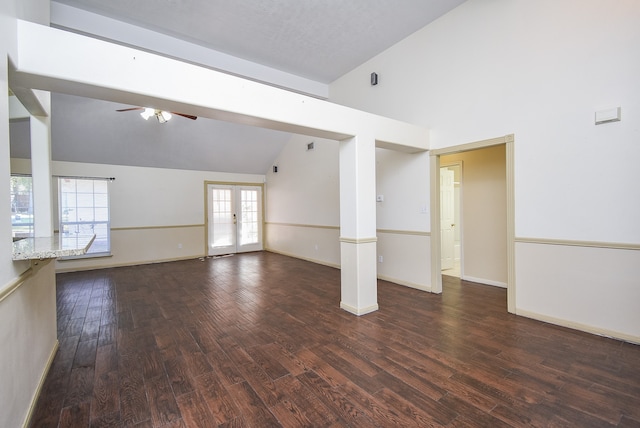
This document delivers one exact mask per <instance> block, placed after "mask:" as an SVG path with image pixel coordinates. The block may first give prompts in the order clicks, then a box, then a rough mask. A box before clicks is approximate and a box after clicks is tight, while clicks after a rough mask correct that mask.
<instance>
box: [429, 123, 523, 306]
mask: <svg viewBox="0 0 640 428" xmlns="http://www.w3.org/2000/svg"><path fill="white" fill-rule="evenodd" d="M494 146H502V147H503V149H504V183H505V189H504V190H505V192H504V193H503V196H504V197H505V198H506V203H505V205H504V206H503V208H502V215H503V216H504V221H503V222H502V226H501V227H502V228H503V231H504V233H505V236H506V237H505V239H504V240H503V241H502V242H503V253H502V254H503V256H502V257H503V258H506V260H503V262H504V263H505V271H506V272H504V271H503V272H504V274H505V275H506V280H505V282H504V283H503V284H500V285H501V286H503V287H504V286H506V288H507V310H508V311H509V312H511V313H514V312H515V301H516V300H515V299H516V297H515V296H516V287H515V263H514V259H515V227H514V211H515V210H514V205H515V198H514V148H513V146H514V137H513V135H506V136H504V137H498V138H493V139H490V140H483V141H478V142H474V143H469V144H463V145H459V146H453V147H447V148H443V149H435V150H432V151H431V153H430V154H431V162H430V171H431V172H430V176H431V179H430V181H431V192H430V193H431V231H432V233H431V290H432V292H434V293H442V243H441V241H442V239H441V233H433V232H437V231H439V229H441V227H442V219H441V200H440V199H441V198H440V192H441V190H440V187H441V186H440V185H441V183H440V181H441V180H440V167H441V156H447V155H454V154H460V153H466V152H473V151H479V150H478V149H483V148H489V147H494ZM442 163H443V164H447V163H448V161H443V162H442ZM467 184H468V183H466V174H465V188H467V187H469V186H468V185H467ZM467 190H469V189H467ZM467 193H469V192H465V195H467ZM505 193H506V195H505ZM471 194H473V192H471ZM471 194H470V195H471ZM481 203H484V204H490V203H491V202H490V201H482V202H481ZM461 205H464V206H463V208H462V211H463V213H464V211H465V210H467V208H469V209H470V207H467V208H465V207H466V205H465V204H464V203H462V204H461ZM505 211H506V212H505ZM468 214H469V215H470V216H471V218H473V219H476V217H477V216H476V212H475V211H474V212H472V213H468ZM462 217H464V218H465V219H467V217H469V216H468V215H464V214H463V215H462ZM465 224H466V222H465ZM505 229H506V230H505ZM480 230H481V229H480ZM462 234H463V235H464V239H465V240H466V241H469V239H468V237H467V236H466V234H465V233H464V231H463V232H462ZM466 241H465V242H466ZM469 244H470V243H469V242H466V243H465V244H464V245H463V247H462V256H461V259H462V261H463V271H464V270H465V269H464V267H465V266H464V265H466V264H467V263H468V260H467V259H466V258H465V256H464V253H465V251H466V250H465V249H467V250H473V248H467V247H468V245H469ZM471 244H474V245H483V241H482V240H481V239H473V240H472V242H471ZM476 250H477V249H476ZM480 251H482V249H481V250H480ZM467 274H469V275H473V274H472V273H471V272H466V271H464V272H463V275H464V277H463V278H462V279H469V280H471V281H473V279H472V278H468V275H467ZM476 282H483V281H476ZM484 283H489V282H484ZM491 285H499V284H491Z"/></svg>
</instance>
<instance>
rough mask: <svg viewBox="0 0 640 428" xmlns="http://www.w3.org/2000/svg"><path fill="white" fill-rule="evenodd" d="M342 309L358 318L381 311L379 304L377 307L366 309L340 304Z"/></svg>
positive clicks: (372, 306)
mask: <svg viewBox="0 0 640 428" xmlns="http://www.w3.org/2000/svg"><path fill="white" fill-rule="evenodd" d="M340 308H341V309H344V310H345V311H347V312H351V313H352V314H354V315H358V316H360V315H366V314H369V313H371V312H375V311H377V310H378V309H379V307H378V304H377V303H376V304H375V305H371V306H368V307H366V308H356V307H353V306H351V305H347V304H346V303H344V302H340Z"/></svg>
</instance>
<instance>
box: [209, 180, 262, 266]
mask: <svg viewBox="0 0 640 428" xmlns="http://www.w3.org/2000/svg"><path fill="white" fill-rule="evenodd" d="M207 223H208V225H207V255H208V256H216V255H221V254H233V253H241V252H248V251H260V250H262V248H263V247H262V245H263V244H262V187H261V186H250V185H247V186H245V185H233V184H207Z"/></svg>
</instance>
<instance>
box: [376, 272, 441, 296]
mask: <svg viewBox="0 0 640 428" xmlns="http://www.w3.org/2000/svg"><path fill="white" fill-rule="evenodd" d="M378 279H381V280H382V281H387V282H391V283H393V284H397V285H401V286H403V287H409V288H414V289H416V290H420V291H426V292H429V293H431V292H432V291H431V286H429V285H421V284H416V283H415V282H410V281H404V280H401V279H396V278H393V277H391V276H386V275H378Z"/></svg>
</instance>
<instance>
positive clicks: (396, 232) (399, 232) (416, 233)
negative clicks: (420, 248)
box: [376, 229, 431, 236]
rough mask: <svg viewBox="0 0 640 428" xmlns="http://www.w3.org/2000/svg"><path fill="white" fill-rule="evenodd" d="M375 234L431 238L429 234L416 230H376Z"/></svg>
mask: <svg viewBox="0 0 640 428" xmlns="http://www.w3.org/2000/svg"><path fill="white" fill-rule="evenodd" d="M376 233H387V234H389V235H412V236H431V232H422V231H418V230H395V229H376Z"/></svg>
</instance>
